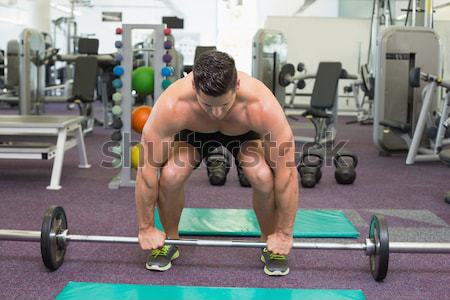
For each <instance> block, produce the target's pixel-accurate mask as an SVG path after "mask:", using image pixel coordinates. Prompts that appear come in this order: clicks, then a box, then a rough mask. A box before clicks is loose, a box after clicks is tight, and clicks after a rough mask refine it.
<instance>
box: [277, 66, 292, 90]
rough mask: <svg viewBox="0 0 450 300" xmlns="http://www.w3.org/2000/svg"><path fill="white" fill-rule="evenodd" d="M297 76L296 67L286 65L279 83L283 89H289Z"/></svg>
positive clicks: (280, 75)
mask: <svg viewBox="0 0 450 300" xmlns="http://www.w3.org/2000/svg"><path fill="white" fill-rule="evenodd" d="M294 75H295V67H294V65H293V64H285V65H284V66H283V67H282V68H281V71H280V74H279V75H278V83H279V84H280V85H281V86H282V87H287V86H288V85H289V84H290V83H292V81H293V80H292V79H293V78H294Z"/></svg>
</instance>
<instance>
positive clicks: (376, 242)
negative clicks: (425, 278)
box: [0, 206, 450, 281]
mask: <svg viewBox="0 0 450 300" xmlns="http://www.w3.org/2000/svg"><path fill="white" fill-rule="evenodd" d="M0 240H6V241H23V242H40V243H41V255H42V260H43V261H44V264H45V266H46V267H47V268H48V269H49V270H52V271H54V270H57V269H58V268H59V267H60V266H61V265H62V264H63V262H64V254H65V252H66V249H67V246H68V244H69V242H92V243H122V244H138V243H139V240H138V238H137V237H121V236H95V235H73V234H69V230H68V226H67V218H66V214H65V212H64V209H63V208H62V207H60V206H50V207H49V208H48V210H47V212H46V214H45V216H44V220H43V223H42V228H41V231H27V230H9V229H0ZM165 243H166V244H167V245H180V246H183V245H184V246H204V247H243V248H265V247H266V246H267V244H266V243H263V242H252V241H232V240H188V239H181V240H166V241H165ZM293 249H310V250H358V251H361V250H362V251H364V252H365V254H366V255H368V256H369V257H370V259H369V262H370V271H371V273H372V276H373V278H374V279H375V280H376V281H383V280H384V278H385V277H386V275H387V271H388V264H389V253H430V254H431V253H450V243H429V242H390V241H389V231H388V225H387V222H386V220H385V219H384V217H383V216H382V215H374V216H372V219H371V222H370V230H369V238H367V239H366V240H365V242H364V243H361V242H360V243H355V242H352V243H338V242H298V241H296V242H294V244H293Z"/></svg>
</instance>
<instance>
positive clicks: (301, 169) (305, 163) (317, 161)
mask: <svg viewBox="0 0 450 300" xmlns="http://www.w3.org/2000/svg"><path fill="white" fill-rule="evenodd" d="M323 158H324V151H323V149H322V148H321V147H320V148H317V147H310V148H309V149H307V150H306V151H304V152H303V153H302V154H301V157H300V163H299V164H298V166H297V171H298V173H299V174H300V183H301V184H302V186H303V187H305V188H313V187H314V186H315V185H316V184H318V183H319V182H320V179H321V178H322V171H321V167H322V164H323Z"/></svg>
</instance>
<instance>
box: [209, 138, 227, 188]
mask: <svg viewBox="0 0 450 300" xmlns="http://www.w3.org/2000/svg"><path fill="white" fill-rule="evenodd" d="M230 161H231V157H230V154H229V152H228V151H227V149H226V148H225V147H217V148H215V149H214V150H212V151H211V152H210V153H208V155H207V157H206V158H205V164H206V171H207V173H208V179H209V183H210V184H211V185H218V186H220V185H224V184H225V182H226V181H227V175H228V172H229V171H230V167H231V163H230Z"/></svg>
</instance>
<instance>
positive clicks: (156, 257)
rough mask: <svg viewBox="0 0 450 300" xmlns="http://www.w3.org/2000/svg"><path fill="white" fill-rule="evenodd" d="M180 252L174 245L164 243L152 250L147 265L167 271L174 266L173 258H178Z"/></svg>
mask: <svg viewBox="0 0 450 300" xmlns="http://www.w3.org/2000/svg"><path fill="white" fill-rule="evenodd" d="M178 256H180V252H179V251H178V248H177V247H176V246H174V245H164V246H162V247H161V248H158V249H154V250H152V253H151V254H150V255H149V256H148V259H147V263H146V264H145V267H146V268H147V269H148V270H152V271H167V270H169V269H170V268H171V267H172V260H174V259H176V258H178Z"/></svg>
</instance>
